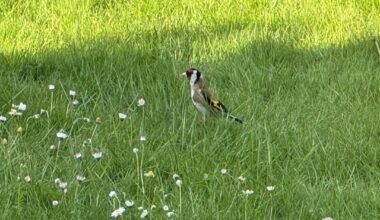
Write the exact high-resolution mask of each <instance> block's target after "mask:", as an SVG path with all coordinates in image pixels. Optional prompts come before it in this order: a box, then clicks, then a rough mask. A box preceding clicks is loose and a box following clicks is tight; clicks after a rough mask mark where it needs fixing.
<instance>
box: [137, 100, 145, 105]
mask: <svg viewBox="0 0 380 220" xmlns="http://www.w3.org/2000/svg"><path fill="white" fill-rule="evenodd" d="M144 105H145V100H144V99H143V98H141V99H139V100H138V101H137V106H138V107H142V106H144Z"/></svg>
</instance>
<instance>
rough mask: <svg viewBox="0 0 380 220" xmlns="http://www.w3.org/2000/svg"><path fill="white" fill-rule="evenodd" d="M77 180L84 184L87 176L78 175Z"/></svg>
mask: <svg viewBox="0 0 380 220" xmlns="http://www.w3.org/2000/svg"><path fill="white" fill-rule="evenodd" d="M76 179H77V181H78V182H83V181H85V180H86V177H85V176H81V175H77V176H76Z"/></svg>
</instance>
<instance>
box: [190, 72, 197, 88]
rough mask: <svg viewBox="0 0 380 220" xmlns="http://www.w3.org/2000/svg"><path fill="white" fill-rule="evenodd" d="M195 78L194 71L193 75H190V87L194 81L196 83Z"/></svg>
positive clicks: (195, 73)
mask: <svg viewBox="0 0 380 220" xmlns="http://www.w3.org/2000/svg"><path fill="white" fill-rule="evenodd" d="M197 78H198V77H197V71H194V72H193V74H191V78H190V85H194V83H195V81H197Z"/></svg>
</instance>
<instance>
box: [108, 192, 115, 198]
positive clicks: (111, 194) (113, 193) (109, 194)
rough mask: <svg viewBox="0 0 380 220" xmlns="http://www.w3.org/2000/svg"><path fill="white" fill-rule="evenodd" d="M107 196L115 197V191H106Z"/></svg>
mask: <svg viewBox="0 0 380 220" xmlns="http://www.w3.org/2000/svg"><path fill="white" fill-rule="evenodd" d="M108 196H109V197H110V198H113V197H116V196H117V195H116V192H115V191H111V192H110V193H108Z"/></svg>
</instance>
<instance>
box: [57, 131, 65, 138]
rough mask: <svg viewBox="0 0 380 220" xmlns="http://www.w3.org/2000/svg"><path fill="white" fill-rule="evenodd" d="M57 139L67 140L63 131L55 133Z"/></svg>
mask: <svg viewBox="0 0 380 220" xmlns="http://www.w3.org/2000/svg"><path fill="white" fill-rule="evenodd" d="M57 137H58V138H60V139H65V138H67V134H66V132H65V130H63V129H61V130H60V131H59V132H58V133H57Z"/></svg>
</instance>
